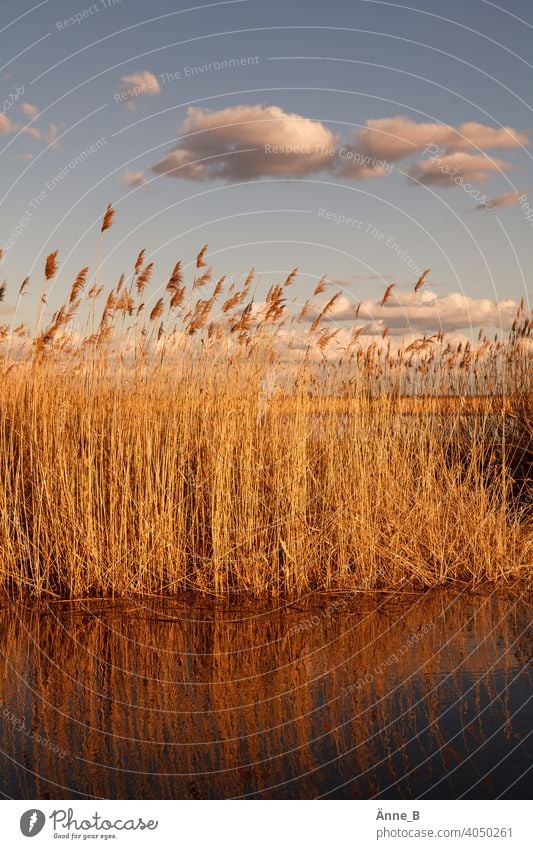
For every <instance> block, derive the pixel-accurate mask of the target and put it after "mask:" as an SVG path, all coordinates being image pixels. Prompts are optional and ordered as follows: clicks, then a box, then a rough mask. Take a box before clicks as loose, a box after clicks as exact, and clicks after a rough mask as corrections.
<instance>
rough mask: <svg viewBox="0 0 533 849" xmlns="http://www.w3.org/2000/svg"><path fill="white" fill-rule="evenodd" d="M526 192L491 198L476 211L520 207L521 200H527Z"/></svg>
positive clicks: (509, 193) (478, 206)
mask: <svg viewBox="0 0 533 849" xmlns="http://www.w3.org/2000/svg"><path fill="white" fill-rule="evenodd" d="M526 197H527V196H526V193H525V192H505V193H504V194H502V195H497V196H496V197H494V198H489V200H487V201H486V202H485V203H478V205H477V206H476V207H475V208H476V209H501V208H502V207H505V206H518V205H519V203H520V198H526Z"/></svg>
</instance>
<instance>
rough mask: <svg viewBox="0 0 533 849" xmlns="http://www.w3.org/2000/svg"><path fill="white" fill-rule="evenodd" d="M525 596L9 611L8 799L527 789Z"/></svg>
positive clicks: (2, 669) (4, 726)
mask: <svg viewBox="0 0 533 849" xmlns="http://www.w3.org/2000/svg"><path fill="white" fill-rule="evenodd" d="M529 623H530V609H529V607H528V605H527V603H526V600H525V598H524V597H521V596H520V595H518V594H517V595H514V596H512V597H510V596H506V595H502V594H498V595H492V596H490V595H489V596H478V595H466V594H463V595H457V594H449V593H444V592H439V593H432V594H430V595H426V596H419V595H412V596H411V595H406V596H400V597H396V598H394V597H392V596H383V597H380V598H376V597H375V596H374V597H372V598H365V597H361V596H359V597H357V598H356V599H353V598H352V599H347V598H344V597H341V596H338V597H327V596H320V597H316V596H315V597H314V598H310V599H309V600H307V601H306V602H305V603H300V604H299V605H297V606H290V607H283V608H280V609H269V610H266V609H257V608H256V607H252V606H244V605H240V606H234V607H230V608H228V607H227V606H226V607H220V606H214V605H206V604H198V603H196V604H193V603H191V602H190V601H167V602H164V603H163V602H160V601H148V602H146V601H144V602H140V601H129V602H121V603H116V602H101V601H98V602H85V603H53V604H41V605H39V606H38V607H33V608H31V609H28V608H22V607H21V606H20V605H17V604H6V606H5V607H4V608H3V609H2V610H1V611H0V630H1V648H2V657H1V658H0V699H1V707H0V722H1V729H0V732H1V739H2V744H1V749H2V753H3V754H2V755H0V790H1V791H2V793H3V794H4V795H5V796H8V797H13V798H43V799H47V798H73V799H74V798H85V797H97V798H228V797H248V798H306V799H310V798H318V797H326V798H373V797H374V798H380V799H386V798H388V799H393V798H396V799H397V798H400V799H414V798H419V797H423V798H441V799H442V798H450V797H451V798H459V797H464V798H495V797H498V796H502V797H504V798H527V797H528V789H529V788H528V787H527V785H528V778H530V777H531V775H529V776H528V775H527V770H528V768H529V767H530V765H531V763H532V751H531V747H530V746H529V739H528V733H529V730H530V728H531V704H530V703H529V704H528V700H529V698H530V694H529V684H530V681H529V674H528V667H527V664H528V659H529V658H530V653H531V633H530V632H528V624H529Z"/></svg>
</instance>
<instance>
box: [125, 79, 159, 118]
mask: <svg viewBox="0 0 533 849" xmlns="http://www.w3.org/2000/svg"><path fill="white" fill-rule="evenodd" d="M160 92H161V86H160V85H159V81H158V79H157V77H155V76H154V75H153V74H152V73H150V71H136V72H135V73H133V74H126V75H125V76H124V77H121V79H120V85H119V87H118V91H117V92H116V93H115V96H114V99H115V102H116V103H123V104H124V106H125V108H126V109H128V110H130V111H133V110H134V109H135V101H136V99H137V98H139V97H155V96H156V95H158V94H159V93H160Z"/></svg>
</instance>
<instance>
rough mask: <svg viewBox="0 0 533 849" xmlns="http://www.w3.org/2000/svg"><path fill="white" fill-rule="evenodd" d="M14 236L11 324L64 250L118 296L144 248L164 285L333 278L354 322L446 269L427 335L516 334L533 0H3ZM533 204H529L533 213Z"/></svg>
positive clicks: (1, 130)
mask: <svg viewBox="0 0 533 849" xmlns="http://www.w3.org/2000/svg"><path fill="white" fill-rule="evenodd" d="M0 39H1V45H2V50H1V52H0V75H1V81H2V98H1V100H2V104H1V105H2V112H1V113H0V150H1V156H0V177H1V198H2V202H1V209H0V246H1V245H3V250H4V260H3V267H2V270H1V276H2V279H4V278H5V279H6V280H7V284H8V293H7V296H6V299H5V302H4V303H3V304H2V305H1V309H2V312H3V313H4V315H7V316H8V315H9V311H10V310H11V309H12V305H13V303H14V300H15V298H16V291H17V288H18V285H20V282H21V281H22V279H23V278H24V277H26V276H27V275H29V274H30V275H31V278H32V286H31V287H30V290H29V291H30V295H29V296H28V298H27V299H26V300H25V303H24V310H25V314H26V315H27V316H29V315H31V314H32V312H33V310H34V307H35V298H36V291H38V286H39V282H40V279H41V272H42V263H43V261H44V257H45V256H46V254H47V253H49V252H50V251H51V250H54V249H58V250H59V259H60V274H59V275H58V278H57V280H56V281H55V283H54V289H53V291H52V293H51V294H50V297H49V303H48V305H47V306H48V308H49V309H50V310H52V309H53V308H54V307H57V305H58V304H59V303H60V302H61V300H62V299H63V298H64V297H65V296H66V294H67V293H68V291H69V288H70V285H71V282H72V279H73V278H74V276H75V275H76V273H77V271H78V270H79V269H80V268H81V267H82V266H84V265H90V266H91V268H92V269H94V266H95V262H96V256H97V252H98V241H99V225H100V220H101V216H102V213H103V211H104V210H105V208H106V206H107V204H108V203H109V202H111V203H113V205H114V207H115V208H116V218H115V223H114V225H113V228H112V229H111V230H109V231H108V232H107V233H106V234H105V238H104V249H103V254H102V263H101V271H100V278H101V281H102V282H105V283H106V284H107V285H109V286H111V285H113V284H114V283H116V281H117V280H118V277H119V276H120V273H121V272H122V271H129V270H130V269H131V267H132V265H133V263H134V261H135V259H136V256H137V254H138V252H139V250H140V249H141V248H145V249H146V252H147V258H149V259H150V260H151V261H153V262H154V263H155V269H156V272H155V278H154V279H155V283H154V285H153V286H152V297H153V298H154V299H155V298H157V297H158V296H159V295H160V294H161V291H158V286H159V285H161V286H164V283H165V282H166V279H167V277H168V272H169V271H170V269H171V268H172V266H173V265H174V263H175V262H176V260H177V259H182V260H183V262H184V265H185V267H187V266H188V265H189V264H190V263H192V262H193V261H194V258H195V257H196V253H197V250H198V249H199V248H200V247H201V246H202V245H203V244H205V243H206V242H208V243H209V260H210V262H211V263H213V264H214V266H215V270H216V271H219V272H220V273H225V274H228V275H229V276H233V277H234V278H235V279H236V280H240V279H241V276H242V275H244V274H246V273H247V271H248V270H249V268H250V267H251V266H255V267H256V269H257V272H258V273H259V274H260V275H261V283H260V289H259V290H258V297H259V298H260V296H261V294H263V295H264V292H265V291H266V288H267V287H268V286H269V285H270V284H271V283H272V282H275V281H276V280H278V279H279V278H280V277H281V275H286V274H287V273H288V272H289V271H290V270H291V269H292V268H294V267H298V268H299V269H300V274H299V277H298V281H297V283H296V284H295V286H294V290H293V293H292V294H293V296H294V298H295V299H296V302H297V303H301V302H303V301H305V300H306V298H308V297H309V295H310V294H312V292H313V289H314V287H315V285H316V281H317V280H318V279H319V278H320V277H322V275H324V274H327V276H328V279H330V280H332V281H336V282H337V283H338V284H339V285H340V286H341V289H342V292H343V297H342V298H341V299H340V300H339V302H338V305H337V310H338V312H337V314H336V315H335V316H332V318H334V319H336V320H345V319H346V320H349V319H350V317H351V315H352V311H353V308H354V305H355V304H356V303H358V302H359V301H361V300H364V299H370V301H372V300H376V299H379V298H380V297H381V295H382V294H383V290H384V288H385V287H386V286H387V285H388V284H389V283H391V282H394V283H395V284H396V287H397V292H398V295H397V298H396V300H391V301H390V302H389V304H388V310H389V318H390V319H391V321H390V324H391V326H392V327H393V328H394V326H395V324H394V322H395V313H394V310H395V309H396V311H397V313H398V316H397V324H398V326H399V325H400V313H403V312H404V308H403V307H402V294H401V293H402V292H403V291H407V290H409V289H411V288H412V286H413V285H414V283H415V282H416V280H417V277H418V276H419V275H420V273H421V271H422V270H423V269H426V268H431V274H430V276H429V285H428V287H427V288H426V289H425V291H424V293H423V299H422V300H421V303H420V306H419V308H418V312H415V313H414V315H413V316H412V318H413V320H414V322H415V323H416V324H417V327H418V329H420V330H424V331H429V330H431V329H432V327H433V328H434V329H438V328H439V326H441V327H443V328H444V329H445V330H449V331H461V332H466V331H467V330H468V329H469V328H470V329H472V328H474V327H478V326H484V327H491V328H492V327H494V328H496V329H500V328H506V327H508V326H509V325H510V323H511V321H512V316H513V315H514V312H515V311H516V303H517V302H518V301H520V299H521V298H522V297H524V298H525V299H526V301H528V299H529V296H530V294H531V268H532V245H533V169H532V151H533V106H532V98H531V92H532V91H533V51H532V49H531V45H532V44H533V4H531V2H529V0H500V2H498V3H493V2H488V0H468V2H464V0H462V2H459V0H449V2H447V3H445V4H443V3H442V2H437V0H424V2H422V0H413V5H410V4H409V3H405V4H403V3H398V2H381V0H379V2H378V0H352V2H348V0H329V2H327V3H326V2H303V0H283V1H282V0H269V2H263V0H227V2H215V3H203V4H195V3H194V0H189V2H187V3H181V2H169V1H168V0H152V2H150V3H145V2H140V0H121V2H119V0H97V2H95V3H93V4H91V3H90V2H86V0H75V2H73V1H72V0H70V1H69V2H67V0H44V2H38V3H35V2H28V0H16V2H15V0H3V2H2V4H1V17H0ZM530 204H531V206H530Z"/></svg>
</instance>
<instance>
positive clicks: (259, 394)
mask: <svg viewBox="0 0 533 849" xmlns="http://www.w3.org/2000/svg"><path fill="white" fill-rule="evenodd" d="M111 223H112V209H108V210H107V212H106V216H105V219H104V221H103V223H102V234H103V237H104V238H105V231H107V230H108V229H109V228H110V227H111ZM57 263H58V258H57V255H56V253H54V254H51V255H50V256H49V258H48V261H47V263H46V267H45V274H44V280H43V287H42V290H41V295H40V299H39V306H38V316H37V321H36V330H35V333H34V338H32V339H30V338H27V336H26V330H25V328H24V327H23V326H22V325H20V326H18V327H14V326H13V325H14V323H15V319H14V320H13V322H12V326H11V327H9V326H6V327H1V328H0V365H1V367H2V370H3V378H2V380H1V381H0V480H1V481H2V485H1V486H0V587H7V588H8V589H9V591H10V592H11V593H13V592H18V593H19V594H20V595H23V594H26V593H31V594H33V595H39V596H46V597H53V596H54V595H55V596H62V597H63V596H69V597H79V596H86V595H88V594H96V595H112V594H115V595H120V594H132V593H146V594H150V593H156V594H162V595H163V594H169V595H170V594H173V593H176V592H178V591H182V590H196V591H200V592H204V593H208V594H210V595H215V596H217V597H224V596H229V595H231V594H232V593H235V592H243V593H250V594H252V595H256V596H260V595H270V596H289V595H290V596H293V597H294V596H297V595H299V594H302V593H305V592H307V591H309V590H315V589H323V590H339V589H340V590H354V589H365V590H371V589H376V588H385V589H391V588H398V587H400V586H403V587H405V586H407V585H408V586H415V587H418V588H428V587H435V586H440V585H443V584H446V583H452V582H460V583H461V584H463V585H465V584H469V585H477V584H479V583H481V582H485V581H493V582H509V581H515V580H517V579H525V578H526V577H527V564H528V563H530V562H531V552H532V546H533V541H532V535H531V521H530V519H531V436H532V419H531V407H530V400H531V370H530V363H531V354H530V343H531V339H530V335H531V323H530V317H529V315H528V314H527V312H526V311H525V309H524V307H523V305H522V306H521V307H520V309H519V310H518V313H517V316H516V320H515V323H514V325H513V328H512V330H511V333H510V336H509V339H508V340H507V341H505V342H502V341H490V342H489V340H487V339H485V338H484V337H483V334H481V336H480V339H479V343H478V345H477V346H475V345H470V344H467V345H466V346H463V345H462V344H459V345H455V346H451V344H450V343H447V342H446V339H445V338H443V335H442V333H437V334H435V335H433V336H431V337H429V338H426V337H424V338H421V339H415V340H413V341H412V342H410V343H409V344H407V340H405V344H404V343H403V341H402V342H398V343H397V346H396V349H395V348H394V347H390V346H387V343H385V342H383V343H380V344H378V343H377V342H376V341H374V342H372V344H368V340H367V342H366V343H365V342H363V341H362V339H363V338H364V337H363V336H361V330H362V329H364V326H363V325H360V323H359V322H358V321H357V320H356V321H355V322H354V323H353V326H351V327H346V326H344V327H342V328H340V327H336V326H334V324H332V322H331V319H332V317H333V315H334V313H332V310H333V308H334V306H335V301H336V299H337V298H338V293H337V294H333V295H331V296H329V295H330V293H328V296H327V297H326V300H325V301H324V302H323V303H320V302H319V303H316V301H315V300H314V299H313V298H311V299H309V301H308V302H307V303H306V304H305V305H304V307H303V309H302V310H301V314H300V317H299V318H297V317H296V314H295V313H294V309H293V311H292V313H291V311H290V310H289V309H288V307H287V303H286V301H287V297H288V295H287V291H290V292H292V289H290V288H289V289H288V287H291V286H292V285H293V283H294V276H295V275H294V273H293V274H290V275H289V276H288V277H287V279H286V280H285V282H284V283H283V284H281V283H280V284H276V285H274V286H273V287H272V288H271V290H270V291H269V292H268V294H267V295H266V297H265V299H264V302H263V303H262V305H259V304H258V303H257V299H256V295H255V285H256V284H255V280H254V273H253V272H251V273H250V274H249V275H248V278H247V279H246V281H245V282H244V284H243V285H242V287H241V288H237V289H236V288H235V286H234V284H230V283H229V281H225V280H224V278H222V279H220V280H218V281H216V282H215V280H214V279H212V270H211V267H210V266H208V267H207V268H204V266H206V248H204V249H202V251H200V254H199V255H198V259H197V263H196V265H197V269H202V271H198V272H195V276H194V278H193V279H192V280H191V281H189V283H187V280H186V276H187V275H186V274H185V271H184V269H183V268H182V266H181V263H177V264H176V266H175V268H174V269H173V271H172V273H171V275H170V277H169V278H168V281H167V282H166V284H165V286H164V295H163V296H161V297H160V296H159V292H154V294H153V297H152V298H151V301H150V289H149V287H150V286H152V287H153V286H154V285H155V283H156V277H155V273H154V266H153V263H146V261H145V256H144V252H143V251H142V252H141V253H140V254H139V257H138V259H137V262H136V263H135V267H134V270H133V274H132V276H131V279H129V280H127V279H126V278H125V277H124V276H122V277H121V278H120V280H119V282H118V283H117V285H116V287H114V288H113V289H112V290H111V291H110V292H107V293H106V292H104V291H103V288H102V287H101V286H100V285H99V281H98V280H95V282H94V283H93V285H92V286H91V287H90V288H88V285H89V284H88V282H87V281H88V269H87V268H84V269H82V271H81V272H80V273H79V274H78V276H77V277H76V279H75V280H74V282H73V285H72V288H71V292H70V295H69V297H68V299H67V301H66V303H65V304H64V305H63V306H61V307H60V308H59V309H58V310H57V311H56V313H55V315H54V316H53V317H52V318H51V319H50V320H49V322H48V326H46V327H45V328H44V329H43V330H42V331H41V330H40V326H41V321H42V319H44V318H45V316H43V307H44V305H43V299H45V298H46V290H47V287H48V286H49V284H50V281H51V280H52V279H53V278H54V277H55V275H56V273H57ZM98 276H99V272H98V269H97V272H96V275H95V277H98ZM160 282H161V281H160ZM424 284H425V276H424V277H422V278H420V280H419V281H418V283H416V285H415V286H414V290H415V291H413V292H412V299H413V300H412V302H411V303H410V306H412V305H416V304H415V302H416V298H417V297H418V296H419V295H418V290H419V289H420V287H421V286H423V285H424ZM328 285H329V284H328ZM86 287H87V291H85V289H86ZM325 287H326V283H325V281H321V283H320V284H319V286H317V291H318V293H319V294H320V292H323V291H324V289H325ZM27 289H28V283H27V281H24V283H23V284H22V287H21V289H20V292H19V298H18V300H20V296H22V295H24V294H26V293H27ZM392 298H393V295H392V291H391V288H390V287H389V290H388V291H387V293H386V294H385V296H384V297H383V300H382V303H383V304H384V305H385V306H387V304H388V302H390V301H391V299H392ZM99 299H102V304H101V307H98V308H97V304H99V303H100V300H99ZM409 311H410V307H409V308H407V310H406V312H407V317H406V321H408V316H409ZM97 313H98V315H97ZM93 325H94V328H93ZM89 326H90V327H91V332H90V333H89V332H88V330H87V331H85V332H84V327H89ZM341 330H342V332H343V333H344V334H345V335H346V334H348V336H347V338H346V339H344V344H342V345H341V344H340V343H338V340H339V339H340V338H341V335H340V332H341ZM337 343H338V344H337ZM335 344H337V348H335V347H334V345H335ZM332 346H333V347H332ZM265 387H266V388H265ZM406 394H407V395H410V396H413V395H416V396H418V397H417V398H415V399H414V401H413V399H412V397H411V398H408V399H407V402H406V400H405V397H404V396H405V395H406ZM467 396H474V399H473V401H471V402H469V403H466V402H465V398H466V397H467ZM450 398H451V400H450ZM415 402H416V403H415Z"/></svg>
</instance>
